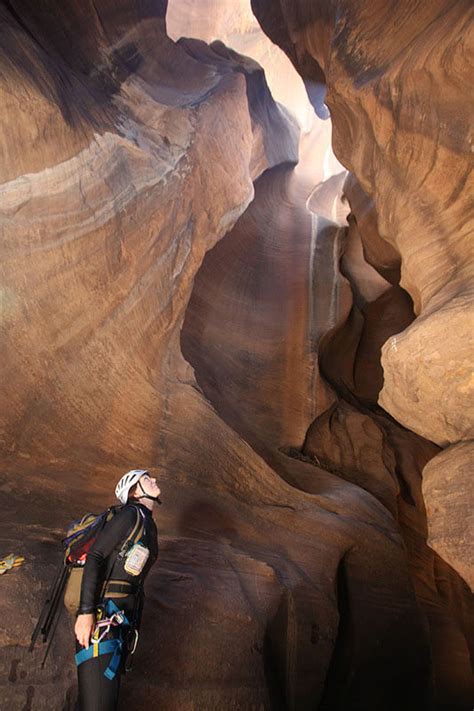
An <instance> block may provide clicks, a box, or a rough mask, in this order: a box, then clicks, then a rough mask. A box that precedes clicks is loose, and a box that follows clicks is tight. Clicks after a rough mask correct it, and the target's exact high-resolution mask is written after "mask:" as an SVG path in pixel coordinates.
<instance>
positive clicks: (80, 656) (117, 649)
mask: <svg viewBox="0 0 474 711" xmlns="http://www.w3.org/2000/svg"><path fill="white" fill-rule="evenodd" d="M119 611H120V610H119V608H118V607H117V605H116V604H115V603H114V602H113V601H112V600H107V605H106V607H105V613H106V615H109V616H111V615H113V614H114V613H115V612H119ZM122 614H123V613H122ZM123 617H124V620H123V622H122V624H121V625H120V627H119V636H118V637H115V638H114V639H107V640H105V641H104V642H99V643H98V644H94V643H92V644H91V645H90V646H89V648H88V649H85V648H84V649H81V651H80V652H77V654H76V665H77V666H79V665H80V664H83V662H86V661H87V660H88V659H93V658H94V657H100V656H102V654H113V656H112V659H111V660H110V663H109V666H108V667H107V669H106V670H105V672H104V676H105V677H107V679H110V681H112V679H113V678H114V677H115V675H116V673H117V671H118V668H119V666H120V659H121V657H122V647H123V638H122V626H123V627H130V623H129V621H128V620H127V618H126V617H125V615H124V616H123Z"/></svg>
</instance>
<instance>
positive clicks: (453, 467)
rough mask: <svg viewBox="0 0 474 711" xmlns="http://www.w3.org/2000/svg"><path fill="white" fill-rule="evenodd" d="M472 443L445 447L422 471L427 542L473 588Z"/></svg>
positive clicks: (473, 494) (473, 501)
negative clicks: (427, 521)
mask: <svg viewBox="0 0 474 711" xmlns="http://www.w3.org/2000/svg"><path fill="white" fill-rule="evenodd" d="M473 460H474V449H473V445H472V442H460V443H459V444H455V445H453V446H452V447H448V448H447V449H445V450H444V451H443V452H441V453H440V454H438V456H436V457H435V458H434V459H432V460H431V461H430V462H429V463H428V464H427V465H426V467H425V468H424V470H423V497H424V500H425V502H426V508H427V511H428V520H429V529H428V533H429V537H428V540H429V543H430V546H431V547H432V548H434V549H435V551H437V552H438V553H439V555H440V556H441V557H442V558H443V559H444V560H446V561H447V562H448V563H449V564H450V565H452V566H453V568H455V569H456V570H458V571H459V573H460V574H461V575H462V576H463V578H464V579H465V580H466V581H467V582H468V583H469V585H470V586H471V590H473V591H474V541H473V538H472V531H473V530H474V521H473V515H474V514H473V511H474V487H473V485H472V462H473Z"/></svg>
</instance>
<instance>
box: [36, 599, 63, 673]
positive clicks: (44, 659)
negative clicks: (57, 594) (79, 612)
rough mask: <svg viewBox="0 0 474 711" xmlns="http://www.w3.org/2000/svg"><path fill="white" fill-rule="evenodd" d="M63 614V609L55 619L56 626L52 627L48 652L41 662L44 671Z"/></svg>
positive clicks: (46, 651)
mask: <svg viewBox="0 0 474 711" xmlns="http://www.w3.org/2000/svg"><path fill="white" fill-rule="evenodd" d="M62 612H63V608H62V607H61V608H60V610H59V612H58V614H57V615H56V618H55V620H54V624H53V625H52V631H51V634H50V635H49V641H48V646H47V647H46V650H45V653H44V657H43V661H42V662H41V669H43V668H44V665H45V664H46V660H47V658H48V654H49V650H50V649H51V643H52V641H53V639H54V634H55V632H56V628H57V626H58V623H59V620H60V618H61V615H62ZM48 633H49V629H48ZM44 641H46V639H45V640H44Z"/></svg>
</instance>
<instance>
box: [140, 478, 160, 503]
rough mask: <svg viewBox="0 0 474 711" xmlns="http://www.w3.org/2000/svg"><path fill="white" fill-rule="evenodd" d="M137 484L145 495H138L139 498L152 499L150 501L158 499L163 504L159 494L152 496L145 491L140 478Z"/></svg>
mask: <svg viewBox="0 0 474 711" xmlns="http://www.w3.org/2000/svg"><path fill="white" fill-rule="evenodd" d="M137 484H138V486H139V487H140V489H141V490H142V491H143V496H137V499H150V501H156V502H157V503H158V504H161V501H160V497H159V496H150V494H147V493H146V492H145V491H144V489H143V486H142V485H141V483H140V479H139V480H138V482H137Z"/></svg>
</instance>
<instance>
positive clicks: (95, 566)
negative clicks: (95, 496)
mask: <svg viewBox="0 0 474 711" xmlns="http://www.w3.org/2000/svg"><path fill="white" fill-rule="evenodd" d="M136 521H137V512H136V509H135V508H133V507H132V506H130V507H129V506H127V507H125V508H124V509H122V510H121V511H119V512H118V513H117V514H115V516H114V517H113V518H112V519H111V520H110V521H108V522H107V523H106V524H105V526H104V528H103V529H102V531H101V532H100V533H99V535H98V536H97V540H96V541H95V543H94V545H93V546H92V548H91V550H90V551H89V553H88V555H87V560H86V564H85V566H84V573H83V576H82V586H81V601H80V604H79V611H78V614H79V615H83V614H86V613H88V612H94V611H95V608H96V607H97V605H98V604H99V599H98V597H99V594H100V589H101V587H102V583H103V579H104V574H105V571H106V570H107V559H108V557H109V556H110V555H111V553H112V552H113V551H114V549H115V548H117V547H121V545H122V543H123V542H124V541H125V540H126V538H127V537H128V535H129V533H130V532H131V530H132V528H133V526H134V525H135V523H136Z"/></svg>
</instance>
